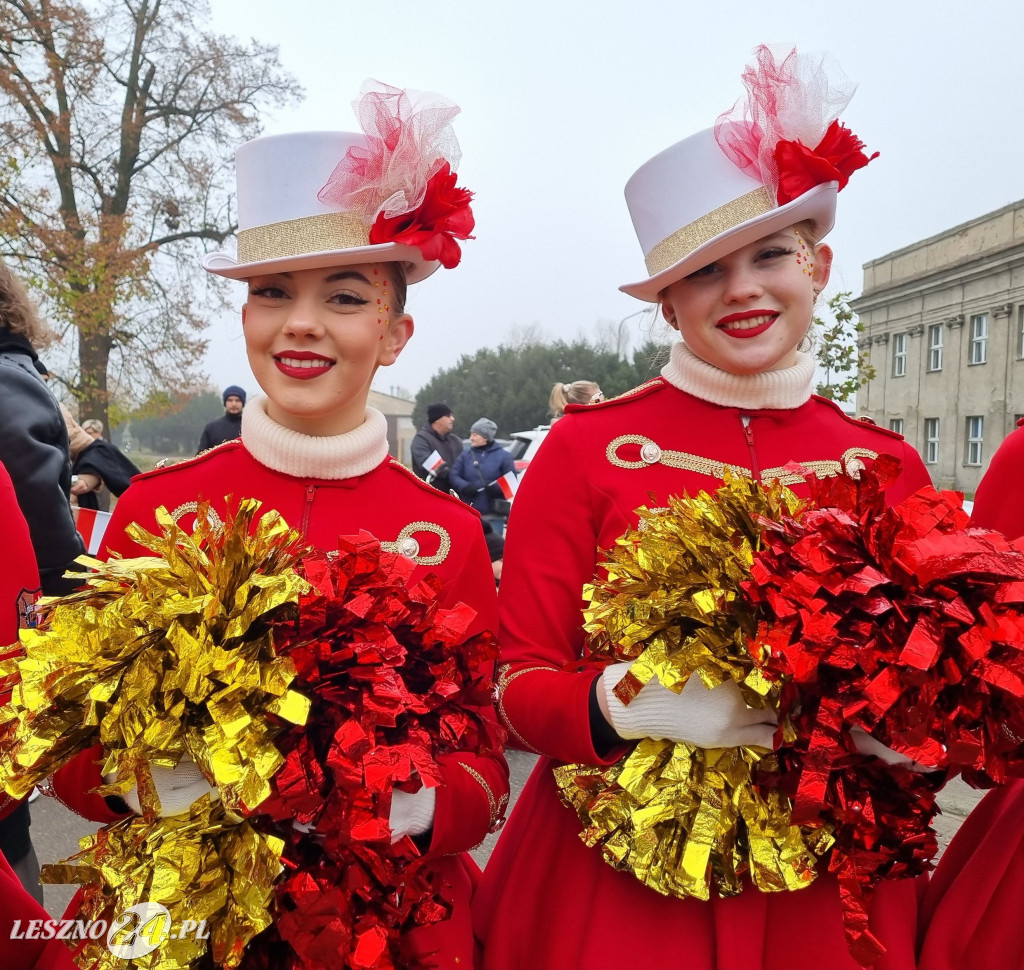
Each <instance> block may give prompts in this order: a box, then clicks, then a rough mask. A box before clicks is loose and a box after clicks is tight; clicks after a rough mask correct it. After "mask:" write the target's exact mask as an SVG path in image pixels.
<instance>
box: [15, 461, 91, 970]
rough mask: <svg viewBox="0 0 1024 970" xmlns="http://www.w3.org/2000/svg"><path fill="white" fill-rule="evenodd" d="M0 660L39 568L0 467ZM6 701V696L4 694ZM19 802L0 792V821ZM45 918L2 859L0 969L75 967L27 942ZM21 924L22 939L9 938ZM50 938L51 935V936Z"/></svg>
mask: <svg viewBox="0 0 1024 970" xmlns="http://www.w3.org/2000/svg"><path fill="white" fill-rule="evenodd" d="M0 522H2V523H3V524H2V526H0V534H2V535H3V540H4V541H3V554H2V555H0V656H2V655H5V654H9V653H10V651H11V647H12V645H14V644H15V643H17V640H18V630H19V628H20V627H21V626H22V625H23V621H24V619H25V616H26V614H25V607H26V605H27V604H28V603H29V602H31V601H32V600H34V599H35V598H36V596H38V595H39V570H38V569H37V568H36V557H35V554H34V553H33V551H32V540H31V539H30V537H29V532H28V525H27V524H26V522H25V517H24V516H23V515H22V514H21V509H20V508H19V507H18V501H17V499H16V498H15V495H14V486H13V485H12V484H11V476H10V475H8V474H7V469H6V468H4V466H3V465H2V464H0ZM0 700H2V702H3V703H6V702H7V700H8V696H4V697H3V698H2V699H0ZM18 804H19V803H18V802H16V801H14V800H13V799H11V798H10V797H9V796H7V795H6V794H3V793H0V817H3V816H5V815H7V814H9V813H10V812H11V811H13V810H14V807H15V806H16V805H18ZM48 918H49V917H48V914H47V912H46V910H45V909H43V907H42V906H40V905H39V903H37V902H36V901H35V900H34V899H33V898H32V897H31V896H30V895H29V894H28V893H27V892H25V890H24V888H23V887H22V885H21V882H20V881H19V879H18V877H17V876H16V875H15V874H14V872H13V871H12V870H11V867H10V866H9V865H8V864H7V860H6V859H5V858H4V857H3V856H2V855H0V967H18V968H19V970H20V968H24V970H36V968H38V970H73V968H74V966H75V963H74V961H73V960H72V959H71V954H70V952H69V951H68V949H67V947H66V946H65V945H64V943H63V942H62V941H60V940H55V939H50V940H42V939H38V938H37V939H34V940H32V939H25V938H24V934H25V933H26V932H34V934H35V935H36V936H37V937H38V936H39V935H40V934H41V933H42V932H44V931H43V930H42V928H41V927H40V928H39V929H38V931H37V930H36V928H35V927H32V926H31V921H32V920H46V919H48ZM15 920H18V921H19V928H20V934H19V935H20V936H21V937H22V938H20V939H11V933H12V932H13V931H14V928H15ZM50 935H51V936H52V935H53V934H52V933H51V934H50Z"/></svg>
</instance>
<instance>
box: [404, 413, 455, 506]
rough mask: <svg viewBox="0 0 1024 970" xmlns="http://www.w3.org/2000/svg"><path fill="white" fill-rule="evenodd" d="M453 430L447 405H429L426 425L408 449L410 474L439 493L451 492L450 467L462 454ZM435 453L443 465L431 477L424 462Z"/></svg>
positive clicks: (451, 418)
mask: <svg viewBox="0 0 1024 970" xmlns="http://www.w3.org/2000/svg"><path fill="white" fill-rule="evenodd" d="M454 427H455V415H454V414H452V409H451V408H450V407H449V406H448V405H447V404H442V403H438V404H431V405H428V407H427V423H426V424H425V425H423V427H422V428H420V430H419V431H417V432H416V437H415V438H413V439H412V445H411V446H410V451H411V452H412V470H413V474H415V475H416V476H418V477H419V478H422V479H423V480H424V481H425V482H427V483H428V484H430V485H433V486H434V488H436V489H438V490H439V491H441V492H448V491H450V490H451V487H452V480H451V471H452V466H453V465H454V464H455V462H456V460H457V459H458V457H459V455H461V454H462V439H461V438H460V437H459V436H458V435H456V434H455V433H454V432H453V431H452V428H454ZM435 451H436V452H437V453H438V454H439V455H440V456H441V457H442V458H443V459H444V464H443V465H442V466H441V467H440V468H438V469H437V470H436V471H434V472H433V473H431V472H430V471H429V470H428V469H427V468H425V467H424V462H425V461H426V460H427V459H428V458H429V457H430V456H431V454H432V453H433V452H435Z"/></svg>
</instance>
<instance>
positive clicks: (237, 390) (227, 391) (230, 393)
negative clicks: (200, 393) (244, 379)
mask: <svg viewBox="0 0 1024 970" xmlns="http://www.w3.org/2000/svg"><path fill="white" fill-rule="evenodd" d="M229 397H237V398H238V399H239V400H240V401H241V402H242V403H243V404H245V389H244V388H241V387H239V386H238V385H237V384H232V385H231V386H230V387H225V388H224V393H223V394H222V395H221V398H220V399H221V401H222V402H223V403H224V404H227V403H228V398H229Z"/></svg>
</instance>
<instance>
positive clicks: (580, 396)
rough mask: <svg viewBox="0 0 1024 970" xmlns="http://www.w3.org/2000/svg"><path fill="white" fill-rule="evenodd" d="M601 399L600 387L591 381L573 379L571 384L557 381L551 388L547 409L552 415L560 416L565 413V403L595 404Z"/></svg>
mask: <svg viewBox="0 0 1024 970" xmlns="http://www.w3.org/2000/svg"><path fill="white" fill-rule="evenodd" d="M603 400H604V394H603V393H602V392H601V388H600V387H598V386H597V384H595V383H594V382H593V381H573V382H572V383H571V384H563V383H562V382H561V381H559V382H558V383H557V384H555V386H554V387H553V388H551V397H550V398H549V399H548V410H550V411H551V415H552V417H555V418H560V417H561V416H562V415H563V414H565V407H566V405H567V404H596V403H597V402H598V401H603Z"/></svg>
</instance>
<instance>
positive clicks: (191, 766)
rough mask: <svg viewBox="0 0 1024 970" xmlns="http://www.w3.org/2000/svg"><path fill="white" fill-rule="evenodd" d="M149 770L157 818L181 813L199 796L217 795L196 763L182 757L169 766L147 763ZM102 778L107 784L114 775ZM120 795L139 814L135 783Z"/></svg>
mask: <svg viewBox="0 0 1024 970" xmlns="http://www.w3.org/2000/svg"><path fill="white" fill-rule="evenodd" d="M149 770H150V773H151V774H152V775H153V785H154V787H155V788H156V793H157V797H158V798H159V799H160V817H161V818H167V817H168V816H170V815H182V814H184V813H185V812H187V811H188V810H189V809H190V808H191V807H192V803H193V802H195V801H198V800H199V799H200V798H202V797H203V795H206V794H211V795H212V796H213V798H214V799H217V798H219V797H220V795H219V793H218V791H217V789H216V788H214V787H212V786H211V785H210V784H208V783H207V781H206V778H205V777H204V776H203V773H202V771H200V770H199V766H198V765H197V764H196V763H195V762H193V761H191V760H190V759H188V758H184V759H182V760H181V761H180V762H179V763H178V764H177V765H175V767H173V768H164V767H163V766H162V765H150V766H149ZM103 780H104V781H105V782H107V784H109V783H110V782H112V781H113V780H114V778H113V776H112V775H107V776H106V777H104V779H103ZM121 797H122V798H123V799H124V803H125V804H126V805H127V806H128V807H129V808H130V809H131V810H132V811H133V812H135V814H136V815H141V814H142V803H141V802H140V801H139V790H138V786H137V785H132V787H131V789H130V790H129V791H127V792H125V794H124V795H122V796H121Z"/></svg>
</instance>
